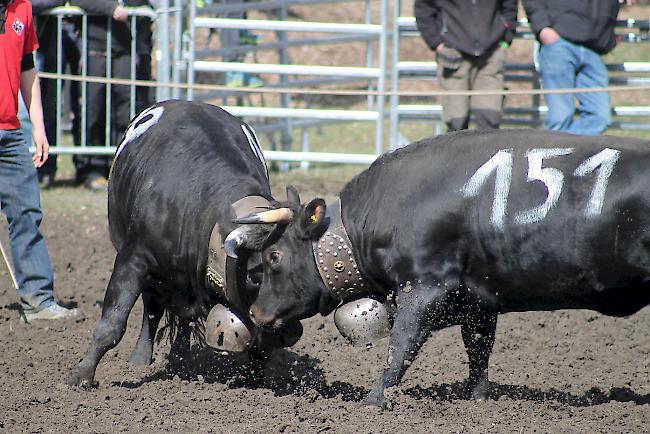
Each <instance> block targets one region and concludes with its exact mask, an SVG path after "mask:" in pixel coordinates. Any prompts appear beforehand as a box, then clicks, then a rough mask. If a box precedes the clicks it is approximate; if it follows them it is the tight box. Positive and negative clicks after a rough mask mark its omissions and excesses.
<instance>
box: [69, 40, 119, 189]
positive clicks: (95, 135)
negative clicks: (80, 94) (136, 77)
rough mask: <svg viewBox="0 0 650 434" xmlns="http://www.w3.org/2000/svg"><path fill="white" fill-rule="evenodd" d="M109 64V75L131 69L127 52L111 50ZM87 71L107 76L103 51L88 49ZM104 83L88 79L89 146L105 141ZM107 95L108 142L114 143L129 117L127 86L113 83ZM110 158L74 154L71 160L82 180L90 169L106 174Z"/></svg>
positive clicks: (78, 179)
mask: <svg viewBox="0 0 650 434" xmlns="http://www.w3.org/2000/svg"><path fill="white" fill-rule="evenodd" d="M111 67H112V71H111V77H113V78H129V76H130V72H131V57H130V55H129V54H128V53H114V54H113V58H112V65H111ZM88 75H89V76H99V77H105V76H106V56H105V55H104V54H103V53H98V52H95V51H91V52H89V53H88ZM107 87H108V86H107V85H106V84H104V83H88V93H87V110H86V115H87V129H86V142H87V144H88V145H89V146H103V145H107V143H106V101H107V92H106V90H107ZM110 97H111V104H110V123H111V126H112V128H111V129H110V132H109V134H108V145H110V146H117V145H118V144H119V141H120V139H121V138H122V135H123V134H124V131H125V130H126V128H127V126H128V124H129V120H130V111H129V99H130V91H129V86H125V85H115V84H112V85H111V91H110ZM112 159H113V158H112V156H110V155H76V156H75V157H74V164H75V168H76V170H77V176H76V178H77V182H84V181H85V180H86V178H87V177H88V175H90V174H92V173H97V174H100V175H102V176H104V177H106V178H107V177H108V174H109V171H110V166H111V161H112Z"/></svg>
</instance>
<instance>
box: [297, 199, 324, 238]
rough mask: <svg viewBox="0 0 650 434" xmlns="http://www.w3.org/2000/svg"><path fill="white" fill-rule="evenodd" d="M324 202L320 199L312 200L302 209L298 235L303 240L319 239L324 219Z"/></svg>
mask: <svg viewBox="0 0 650 434" xmlns="http://www.w3.org/2000/svg"><path fill="white" fill-rule="evenodd" d="M326 208H327V206H326V205H325V201H324V200H323V199H321V198H316V199H313V200H312V201H311V202H309V203H308V204H307V205H305V206H304V207H303V208H302V212H301V216H300V233H301V235H302V237H303V238H305V239H312V240H315V239H318V238H320V235H321V234H320V232H321V231H320V228H321V226H322V223H323V220H324V219H325V209H326Z"/></svg>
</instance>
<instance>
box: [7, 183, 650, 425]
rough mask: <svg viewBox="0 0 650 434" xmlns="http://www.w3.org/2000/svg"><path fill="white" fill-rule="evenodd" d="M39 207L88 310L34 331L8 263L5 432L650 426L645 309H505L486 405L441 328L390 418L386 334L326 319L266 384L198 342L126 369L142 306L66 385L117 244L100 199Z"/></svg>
mask: <svg viewBox="0 0 650 434" xmlns="http://www.w3.org/2000/svg"><path fill="white" fill-rule="evenodd" d="M332 179H338V180H337V181H331V182H324V183H319V182H316V183H312V184H309V183H303V184H301V183H300V182H298V183H297V185H299V186H301V187H302V191H303V193H304V194H303V199H306V198H309V197H310V196H312V194H315V192H316V191H322V189H325V191H328V192H329V193H328V195H326V197H327V198H328V199H329V198H331V197H332V195H333V194H334V192H335V191H337V190H338V188H339V187H340V185H341V183H342V182H343V180H341V178H340V177H333V178H332ZM305 190H306V191H305ZM277 197H284V195H283V194H282V193H279V192H278V194H277ZM43 201H44V208H45V212H46V217H45V221H44V224H43V230H44V233H45V235H46V237H47V240H48V243H49V247H50V251H51V256H52V258H53V263H54V267H55V272H56V281H57V291H58V294H59V296H60V297H61V298H62V299H63V300H64V301H65V302H67V303H72V304H76V305H78V307H79V308H80V309H81V310H82V311H83V312H84V313H85V314H86V319H85V320H83V321H78V322H69V323H55V324H33V325H26V324H23V323H22V322H21V321H20V319H19V311H18V310H17V308H18V305H17V296H16V293H15V291H14V289H13V288H12V286H11V281H10V279H9V277H8V275H7V273H6V269H5V267H4V266H0V268H1V270H2V271H1V272H0V348H1V351H2V355H0V378H1V379H2V381H0V433H4V432H7V433H22V432H38V433H45V432H56V433H72V432H83V433H93V432H123V431H130V432H138V433H140V432H185V433H190V432H197V433H198V432H234V433H251V432H260V433H287V432H299V433H323V432H337V433H339V432H341V433H379V432H386V433H405V432H407V433H423V432H443V433H448V432H517V433H526V432H563V433H572V432H589V433H593V432H607V433H609V432H635V433H642V432H648V431H650V381H649V380H650V339H648V330H650V308H646V309H645V310H643V311H641V312H639V313H638V314H636V315H634V316H632V317H630V318H624V319H612V318H607V317H604V316H602V315H599V314H596V313H594V312H589V311H572V312H569V311H561V312H553V313H546V312H536V313H522V314H509V315H504V316H502V317H501V318H500V319H499V325H498V335H497V340H496V345H495V348H494V353H493V356H492V359H491V364H490V365H491V372H490V373H491V376H490V379H491V381H492V382H493V388H492V395H491V399H490V400H489V401H487V402H473V401H470V400H467V399H466V397H465V396H464V394H463V392H462V381H463V380H464V379H465V376H466V372H467V357H466V355H465V352H464V350H463V345H462V340H461V337H460V330H459V329H458V328H457V327H456V328H451V329H447V330H444V331H442V332H439V333H436V334H435V335H433V336H432V337H431V338H430V339H429V341H428V343H427V344H426V346H425V348H424V349H423V350H422V352H421V354H420V355H419V357H418V358H417V360H416V362H415V363H414V364H413V365H412V366H411V368H410V370H409V371H408V373H407V375H406V376H405V378H404V380H403V382H402V384H401V385H400V386H399V393H398V394H397V396H396V398H395V404H396V405H395V408H394V410H393V411H391V412H386V411H381V410H378V409H376V408H367V407H362V406H360V404H359V402H360V400H361V399H362V397H363V396H364V395H365V394H366V393H367V392H368V391H369V389H370V387H371V386H372V384H373V382H374V381H375V379H376V378H377V376H378V375H379V373H380V370H381V369H382V366H383V364H384V360H385V359H386V346H387V344H386V342H381V343H379V344H378V345H376V346H375V347H374V348H372V349H359V348H353V347H351V346H349V345H348V344H346V343H345V342H344V340H343V338H342V337H341V336H340V335H339V334H338V332H337V330H336V328H335V327H334V324H333V321H332V318H331V317H328V318H321V317H318V318H313V319H310V320H308V321H305V322H304V325H305V333H304V336H303V338H302V339H301V340H300V342H298V344H296V345H295V346H294V347H292V348H290V349H287V350H282V351H278V352H277V353H275V355H274V356H273V358H272V360H271V362H270V364H269V366H268V368H267V370H266V378H265V380H264V382H263V384H260V385H257V386H250V385H248V384H247V381H246V371H247V369H246V367H247V365H246V358H245V357H242V356H237V357H227V356H222V355H218V354H215V353H214V352H213V351H211V350H210V349H196V350H194V351H193V357H192V359H191V360H187V364H186V366H185V368H184V369H183V370H182V371H180V372H172V371H170V370H169V369H168V367H167V364H166V354H167V352H168V349H169V348H168V345H167V344H166V342H164V341H163V342H162V343H160V344H159V345H158V346H157V347H156V350H155V361H154V363H153V365H152V366H150V367H147V368H135V367H133V366H130V365H129V363H128V361H127V360H128V356H129V353H130V350H131V348H132V346H133V345H134V343H135V339H136V337H137V333H138V331H139V324H140V315H141V311H142V309H141V305H140V303H139V302H138V304H137V305H136V307H135V309H134V311H133V312H132V315H131V318H130V322H129V326H128V330H127V333H126V336H125V338H124V339H123V341H122V342H121V343H120V345H118V347H117V348H116V349H115V350H113V351H110V352H109V353H108V354H107V355H106V356H105V357H104V359H103V360H102V362H101V364H100V365H99V368H98V370H97V377H96V378H97V380H98V381H99V383H100V385H99V387H98V388H97V389H92V390H84V389H80V388H70V387H67V386H65V385H64V384H63V378H64V376H65V375H66V374H67V373H68V372H69V370H70V369H71V368H72V367H73V366H74V365H75V364H76V363H77V362H78V361H79V359H80V358H81V356H82V354H83V353H84V352H85V350H86V349H87V346H88V343H89V339H90V335H91V330H92V329H93V326H94V324H95V322H96V321H97V319H98V318H99V315H100V309H101V303H102V300H103V295H104V290H105V287H106V284H107V281H108V278H109V276H110V273H111V267H112V263H113V259H114V251H113V248H112V246H111V245H110V242H109V240H108V236H107V220H106V205H105V194H102V193H90V192H86V191H84V190H82V189H79V188H72V187H69V186H65V185H63V186H61V185H59V186H58V187H57V188H55V189H53V190H49V191H46V192H44V194H43ZM0 229H2V234H3V238H2V239H3V242H4V243H5V245H6V236H5V226H4V225H1V226H0Z"/></svg>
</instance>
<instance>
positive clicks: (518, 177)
mask: <svg viewBox="0 0 650 434" xmlns="http://www.w3.org/2000/svg"><path fill="white" fill-rule="evenodd" d="M648 164H650V146H649V144H648V142H643V141H639V140H634V139H626V138H616V137H606V136H603V137H580V136H574V135H568V134H562V133H554V132H545V131H533V130H503V131H494V132H487V133H486V132H482V133H478V132H463V133H458V134H450V135H446V136H441V137H439V138H436V139H430V140H425V141H422V142H419V143H416V144H413V145H410V146H409V147H407V148H405V149H403V150H399V151H397V152H394V153H393V154H389V155H387V156H385V157H383V158H381V159H379V160H378V161H377V162H376V163H374V164H373V166H372V167H371V168H370V169H369V170H368V171H366V172H364V173H363V174H362V175H360V176H359V177H357V178H356V179H355V180H353V181H352V182H351V183H350V184H349V185H348V186H347V187H346V189H345V190H344V192H343V193H342V195H341V196H342V202H343V203H344V209H346V211H345V215H344V219H348V220H350V222H349V223H348V222H346V224H347V226H348V227H352V228H353V229H352V232H354V231H355V230H356V233H354V234H351V237H352V241H353V243H355V244H358V245H361V246H362V249H363V250H364V251H366V252H371V253H372V254H374V255H375V258H374V261H375V262H379V263H382V262H383V263H384V264H387V265H385V267H384V268H387V269H390V270H393V274H406V275H408V274H409V273H411V274H417V273H422V270H431V273H439V271H438V270H439V269H443V268H444V269H446V270H451V271H448V272H449V273H452V274H453V273H455V274H456V275H455V276H454V278H457V279H458V280H459V281H463V280H466V281H469V283H471V282H472V281H479V280H481V279H482V281H481V284H484V282H485V281H491V282H494V287H495V288H496V287H497V286H500V287H501V291H502V293H503V291H504V287H505V292H506V293H508V288H510V289H512V291H510V292H511V293H512V292H516V291H519V290H521V288H522V287H525V288H526V290H527V291H529V292H528V295H529V296H530V297H532V298H534V297H535V296H536V295H535V294H537V295H538V296H539V300H538V301H539V303H540V305H544V304H546V305H548V303H549V300H551V299H553V298H554V293H553V291H558V294H559V292H562V291H564V292H563V294H566V289H567V287H572V286H574V287H582V288H588V289H589V290H594V291H603V290H605V289H606V288H611V287H617V286H620V285H624V282H622V280H626V279H627V280H628V281H629V278H630V277H633V278H635V279H637V278H638V279H639V281H641V280H642V279H643V278H644V277H646V278H647V277H649V276H648V274H650V257H648V249H647V247H646V246H647V245H650V239H648V235H647V232H648V229H649V228H650V191H649V188H648V187H649V186H650V174H649V173H648V172H647V170H646V169H645V167H648ZM359 197H365V198H366V200H365V201H359V200H358V199H357V200H350V198H359ZM346 203H347V205H346ZM361 227H362V228H363V229H358V228H361ZM355 228H357V229H355ZM368 234H372V236H367V235H368ZM355 238H356V239H355ZM377 252H386V253H377ZM377 256H380V258H378V257H377ZM370 267H372V266H371V265H370ZM395 270H397V271H395ZM377 273H379V272H376V274H377ZM622 276H623V277H622ZM387 277H390V278H394V276H387ZM451 280H452V281H453V280H454V279H451ZM531 282H532V283H533V285H532V286H533V287H532V288H531ZM466 283H467V282H466ZM535 286H536V287H535ZM495 291H496V289H495ZM515 298H517V297H515ZM519 298H521V297H519ZM506 301H507V300H506ZM529 301H530V299H529Z"/></svg>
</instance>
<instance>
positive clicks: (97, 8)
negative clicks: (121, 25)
mask: <svg viewBox="0 0 650 434" xmlns="http://www.w3.org/2000/svg"><path fill="white" fill-rule="evenodd" d="M70 4H71V5H72V6H78V7H80V8H81V9H83V10H84V11H86V12H88V14H90V15H105V16H108V17H110V16H111V15H113V12H114V11H115V8H116V7H117V2H116V1H112V0H72V1H71V2H70Z"/></svg>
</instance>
